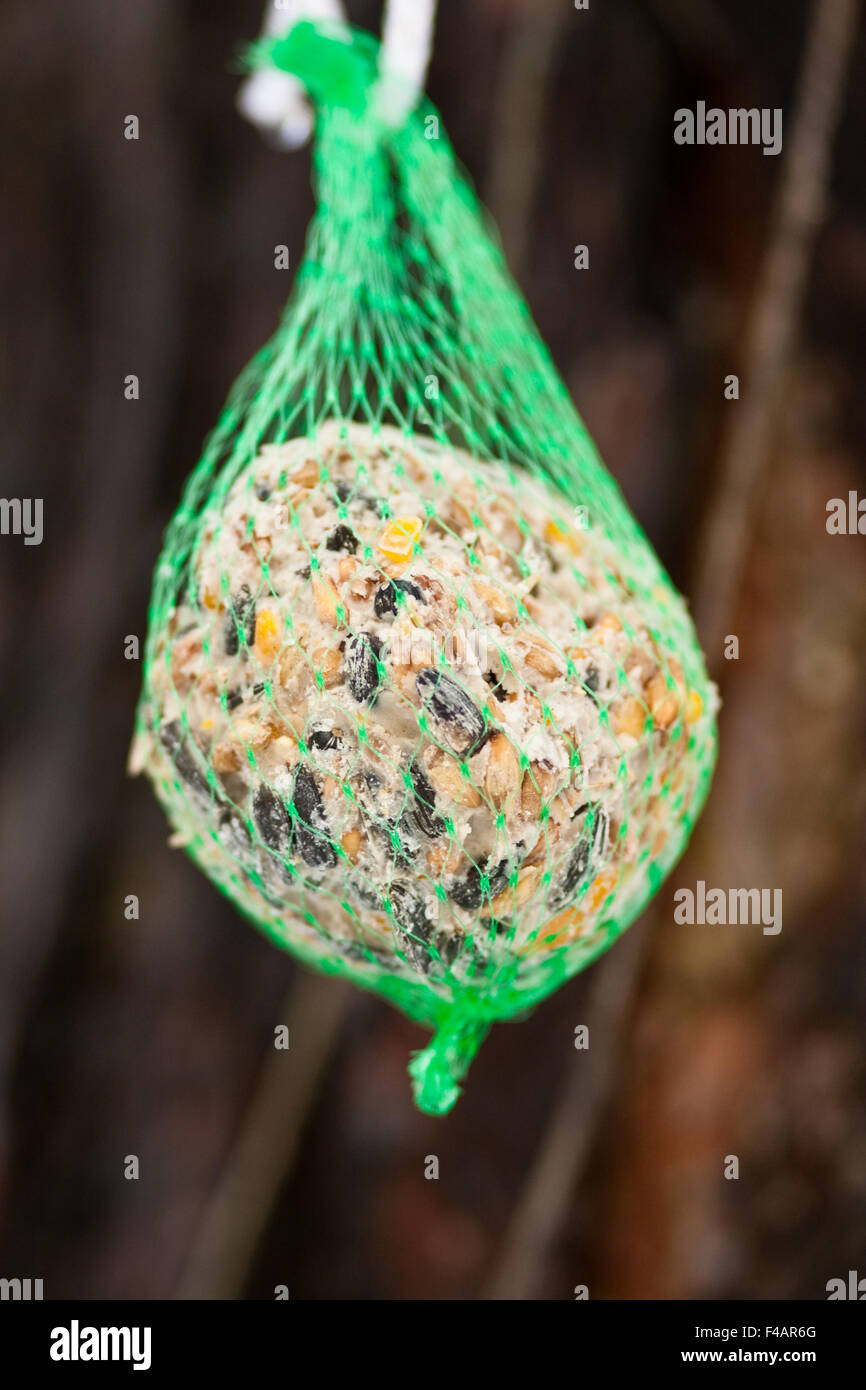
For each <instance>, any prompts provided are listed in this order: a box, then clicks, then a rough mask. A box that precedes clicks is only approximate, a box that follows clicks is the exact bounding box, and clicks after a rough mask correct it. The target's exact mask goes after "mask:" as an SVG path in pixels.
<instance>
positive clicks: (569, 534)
mask: <svg viewBox="0 0 866 1390" xmlns="http://www.w3.org/2000/svg"><path fill="white" fill-rule="evenodd" d="M544 537H545V540H548V541H554V542H558V543H559V544H560V545H565V546H567V547H568V549H569V550H570V551H571V553H572V555H579V554H580V551H581V544H580V541H579V540H578V538H577V536H576V535H575V534H574V532H573V531H571V530H570V529H569V528H568V527H567V526H563V525H561V523H560V522H558V521H548V522H547V524H546V526H545V528H544Z"/></svg>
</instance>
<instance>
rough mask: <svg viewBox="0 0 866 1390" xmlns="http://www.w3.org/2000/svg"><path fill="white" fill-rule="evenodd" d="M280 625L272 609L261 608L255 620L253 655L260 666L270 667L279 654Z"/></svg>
mask: <svg viewBox="0 0 866 1390" xmlns="http://www.w3.org/2000/svg"><path fill="white" fill-rule="evenodd" d="M281 645H282V643H281V640H280V624H279V622H278V620H277V615H276V613H275V612H274V611H273V609H272V608H263V609H262V610H261V612H260V613H259V615H258V617H257V618H256V640H255V653H256V656H257V658H258V660H259V662H260V663H261V665H262V666H270V664H271V662H272V661H273V660H274V657H275V656H277V654H278V653H279V650H280V647H281Z"/></svg>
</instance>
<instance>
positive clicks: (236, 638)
mask: <svg viewBox="0 0 866 1390" xmlns="http://www.w3.org/2000/svg"><path fill="white" fill-rule="evenodd" d="M241 632H243V634H244V639H245V641H246V644H247V646H248V647H251V646H252V645H253V643H254V642H255V640H256V601H255V599H254V598H252V597H251V595H250V591H249V587H248V586H247V585H246V584H244V586H243V588H242V589H241V590H240V592H239V593H237V594H236V595H235V597H234V598H233V599H232V601H231V603H230V604H229V608H228V612H227V613H226V619H225V629H224V640H225V648H226V655H227V656H237V654H238V650H239V647H240V633H241Z"/></svg>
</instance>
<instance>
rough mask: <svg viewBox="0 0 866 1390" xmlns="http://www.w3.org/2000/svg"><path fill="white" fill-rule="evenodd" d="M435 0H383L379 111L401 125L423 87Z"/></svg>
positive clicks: (395, 123) (392, 123)
mask: <svg viewBox="0 0 866 1390" xmlns="http://www.w3.org/2000/svg"><path fill="white" fill-rule="evenodd" d="M435 12H436V0H387V4H386V6H385V22H384V25H383V30H382V46H381V48H380V50H379V98H378V99H379V110H380V112H381V114H382V116H383V118H384V119H385V120H386V121H387V122H388V124H389V125H392V126H395V127H397V126H401V125H402V124H403V121H404V120H405V119H406V117H407V116H408V114H409V112H410V111H411V110H412V108H413V106H414V105H415V103H416V102H417V100H418V97H419V96H420V94H421V92H422V91H423V89H424V79H425V78H426V76H427V66H428V64H429V62H430V48H431V45H432V42H433V19H434V15H435Z"/></svg>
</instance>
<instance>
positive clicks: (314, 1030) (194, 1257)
mask: <svg viewBox="0 0 866 1390" xmlns="http://www.w3.org/2000/svg"><path fill="white" fill-rule="evenodd" d="M348 1002H349V991H348V987H347V986H346V985H345V984H343V983H342V982H341V981H338V980H334V979H330V978H323V977H322V976H320V975H311V974H307V973H301V972H299V973H298V976H297V978H296V981H295V983H294V984H293V986H292V988H291V989H290V990H289V993H288V995H287V996H286V999H285V1002H284V1004H283V1008H282V1011H281V1015H280V1021H281V1022H282V1021H285V1022H286V1023H287V1024H288V1026H289V1030H290V1035H289V1036H290V1044H291V1045H290V1048H289V1049H288V1050H277V1048H275V1047H274V1046H273V1044H270V1045H269V1047H268V1052H267V1056H266V1058H265V1061H264V1062H263V1063H262V1067H261V1070H260V1072H259V1077H258V1081H257V1083H256V1088H255V1091H254V1094H253V1098H252V1100H251V1102H250V1106H249V1109H248V1111H247V1113H246V1116H245V1117H244V1120H243V1123H242V1125H241V1128H240V1134H239V1136H238V1139H237V1142H236V1144H235V1147H234V1149H233V1151H232V1153H231V1155H230V1157H229V1159H228V1162H227V1163H226V1166H225V1170H224V1172H223V1175H222V1178H221V1179H220V1182H219V1183H218V1185H217V1188H216V1191H215V1192H214V1194H213V1197H212V1198H211V1201H210V1204H209V1206H208V1208H207V1210H206V1211H205V1214H204V1217H203V1219H202V1222H201V1225H200V1227H199V1230H198V1232H197V1234H196V1236H195V1239H194V1241H193V1245H192V1249H191V1251H190V1255H189V1258H188V1261H187V1265H186V1269H185V1271H184V1273H183V1277H182V1278H181V1281H180V1285H179V1287H178V1290H177V1293H176V1294H175V1297H176V1298H179V1299H232V1298H238V1297H240V1295H241V1294H242V1292H243V1288H244V1285H245V1283H246V1280H247V1275H248V1273H249V1270H250V1268H251V1266H252V1263H253V1260H254V1258H255V1254H256V1250H257V1248H258V1245H259V1241H260V1240H261V1237H262V1234H263V1232H264V1230H265V1228H266V1226H267V1223H268V1220H269V1219H270V1216H271V1212H272V1210H273V1207H274V1203H275V1202H276V1200H277V1198H278V1196H279V1193H280V1190H281V1188H282V1187H283V1186H284V1184H285V1182H286V1180H287V1178H288V1175H289V1173H290V1171H291V1168H292V1164H293V1163H294V1160H295V1155H296V1154H297V1151H298V1144H299V1141H300V1137H301V1134H302V1132H303V1129H304V1125H305V1123H306V1120H307V1118H308V1116H309V1113H310V1110H311V1108H312V1104H313V1100H314V1098H315V1095H316V1088H317V1087H318V1084H319V1081H320V1079H321V1076H322V1074H323V1072H324V1070H325V1067H326V1066H327V1064H328V1060H329V1058H330V1055H331V1052H332V1051H333V1048H334V1044H335V1042H336V1040H337V1035H338V1033H339V1030H340V1026H341V1024H342V1022H343V1018H344V1016H345V1012H346V1008H347V1005H348Z"/></svg>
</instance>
